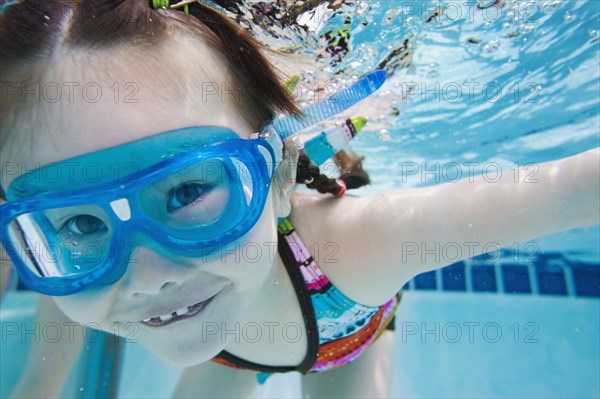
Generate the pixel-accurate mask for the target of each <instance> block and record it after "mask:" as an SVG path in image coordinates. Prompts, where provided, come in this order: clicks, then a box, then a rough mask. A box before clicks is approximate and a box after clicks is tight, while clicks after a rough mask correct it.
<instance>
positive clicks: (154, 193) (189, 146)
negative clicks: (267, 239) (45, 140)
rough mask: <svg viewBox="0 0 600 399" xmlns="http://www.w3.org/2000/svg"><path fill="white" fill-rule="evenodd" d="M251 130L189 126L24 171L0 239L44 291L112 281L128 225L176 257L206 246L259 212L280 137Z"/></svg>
mask: <svg viewBox="0 0 600 399" xmlns="http://www.w3.org/2000/svg"><path fill="white" fill-rule="evenodd" d="M255 136H256V137H255V138H253V139H250V140H245V139H240V138H239V137H238V136H237V135H236V134H235V133H234V132H233V131H231V130H229V129H226V128H222V127H206V126H205V127H192V128H186V129H180V130H176V131H170V132H166V133H162V134H159V135H156V136H152V137H149V138H145V139H142V140H138V141H135V142H132V143H128V144H124V145H121V146H118V147H113V148H109V149H106V150H102V151H98V152H94V153H91V154H87V155H83V156H80V157H76V158H72V159H68V160H65V161H61V162H60V163H57V164H52V165H48V166H45V167H43V168H40V169H36V170H34V171H32V172H29V173H26V174H24V175H22V176H21V177H19V178H18V179H16V180H15V181H14V182H13V183H12V184H11V185H10V187H9V189H8V190H7V198H8V199H9V201H10V202H8V203H6V204H3V205H2V207H1V208H0V212H1V214H0V215H1V217H2V244H3V245H4V247H5V248H6V250H7V252H8V253H9V255H10V257H11V259H12V260H13V262H14V263H15V266H16V268H17V270H18V271H19V275H20V277H21V279H22V280H23V281H24V282H25V283H26V284H27V285H28V286H29V287H30V288H32V289H34V290H36V291H38V292H41V293H44V294H49V295H67V294H73V293H75V292H78V291H81V290H83V289H85V288H87V287H89V286H90V285H92V284H95V283H105V284H107V283H112V282H114V281H116V280H118V279H119V278H120V277H121V276H122V274H123V273H124V272H125V270H126V266H127V263H128V262H129V255H130V252H131V249H133V246H131V245H129V246H128V245H127V243H128V242H129V241H130V240H131V238H130V237H131V236H132V235H133V234H134V233H141V234H144V235H146V236H147V237H150V238H151V239H152V240H154V242H156V243H158V244H160V245H161V246H163V247H165V248H167V249H168V250H169V251H175V252H176V253H177V252H178V253H180V254H181V255H184V256H191V257H198V256H205V255H207V254H210V253H212V252H214V251H215V250H217V249H218V248H220V247H221V246H223V245H227V244H228V243H231V242H234V241H236V240H238V239H239V238H240V237H242V236H243V235H244V234H246V233H247V232H248V231H249V230H250V229H251V228H252V226H254V224H255V223H256V221H257V220H258V218H259V217H260V215H261V214H262V212H263V209H264V206H265V202H266V199H267V195H268V192H269V187H270V182H271V178H272V176H273V173H274V170H275V167H276V166H277V163H278V160H277V157H276V155H275V154H276V152H275V150H274V148H273V147H274V146H275V148H277V146H278V143H280V139H279V136H277V135H270V136H266V135H255ZM277 150H278V151H279V152H280V151H281V147H279V148H277ZM123 160H128V161H127V162H123ZM72 187H76V188H75V189H73V188H72Z"/></svg>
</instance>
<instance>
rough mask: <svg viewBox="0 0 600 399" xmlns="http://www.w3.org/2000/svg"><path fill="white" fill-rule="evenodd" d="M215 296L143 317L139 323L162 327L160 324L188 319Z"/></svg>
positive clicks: (164, 324)
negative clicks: (165, 312) (166, 312)
mask: <svg viewBox="0 0 600 399" xmlns="http://www.w3.org/2000/svg"><path fill="white" fill-rule="evenodd" d="M215 296H216V295H215ZM215 296H213V297H211V298H208V299H207V300H205V301H202V302H198V303H196V304H194V305H192V306H186V307H184V308H181V309H177V310H176V311H174V312H171V313H169V314H166V315H162V316H156V317H151V318H149V319H144V320H142V321H141V323H142V324H145V325H147V326H151V327H162V326H166V325H167V324H171V323H173V322H176V321H178V320H182V319H189V318H190V317H193V316H195V315H197V314H198V313H200V312H201V311H202V309H204V308H205V307H206V305H208V304H209V303H210V301H212V300H213V298H214V297H215Z"/></svg>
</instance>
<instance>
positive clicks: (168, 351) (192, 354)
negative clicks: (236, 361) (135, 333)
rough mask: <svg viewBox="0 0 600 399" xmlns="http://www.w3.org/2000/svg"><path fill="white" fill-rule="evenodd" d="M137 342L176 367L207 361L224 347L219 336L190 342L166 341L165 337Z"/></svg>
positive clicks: (199, 338)
mask: <svg viewBox="0 0 600 399" xmlns="http://www.w3.org/2000/svg"><path fill="white" fill-rule="evenodd" d="M144 341H145V342H144ZM139 343H140V344H142V345H143V346H144V347H145V348H146V349H148V350H149V351H150V352H152V353H153V354H154V355H155V356H157V357H158V358H160V359H161V360H162V361H164V362H166V363H169V364H170V365H173V366H177V367H191V366H196V365H198V364H201V363H204V362H207V361H209V360H210V359H212V358H213V357H215V356H216V355H218V354H219V353H220V352H221V351H222V350H223V349H224V348H225V343H222V342H220V337H216V339H214V338H212V339H211V338H207V339H204V340H203V339H202V338H201V337H198V340H197V342H194V343H191V344H190V343H189V342H167V341H166V340H165V339H161V340H158V339H157V340H155V339H147V340H142V339H140V340H139Z"/></svg>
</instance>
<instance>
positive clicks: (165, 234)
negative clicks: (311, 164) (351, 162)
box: [0, 127, 277, 296]
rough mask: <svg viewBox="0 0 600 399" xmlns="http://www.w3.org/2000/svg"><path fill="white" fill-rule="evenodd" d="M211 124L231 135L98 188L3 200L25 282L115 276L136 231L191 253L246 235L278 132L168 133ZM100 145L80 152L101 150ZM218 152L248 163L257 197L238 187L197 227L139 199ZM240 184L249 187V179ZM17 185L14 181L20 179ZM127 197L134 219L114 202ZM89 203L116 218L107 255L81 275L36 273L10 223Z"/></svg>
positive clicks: (82, 284)
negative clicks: (169, 219) (166, 218)
mask: <svg viewBox="0 0 600 399" xmlns="http://www.w3.org/2000/svg"><path fill="white" fill-rule="evenodd" d="M207 129H208V130H210V131H211V133H214V132H215V131H217V133H218V135H219V134H220V135H222V136H227V137H228V138H227V139H225V140H222V141H220V142H217V143H214V144H202V145H199V146H198V147H195V148H191V149H188V150H187V151H184V152H181V153H178V154H170V156H169V157H168V158H166V159H164V160H162V161H160V162H159V163H156V164H154V165H152V166H149V167H145V168H142V169H141V170H139V171H137V172H135V173H132V174H130V175H129V176H126V177H124V178H122V179H117V180H113V181H108V182H104V183H100V184H97V185H94V186H93V188H92V187H86V188H79V189H74V190H67V191H60V192H52V191H46V192H43V193H41V194H37V195H34V196H30V197H26V198H24V199H20V200H16V201H11V202H8V203H5V204H2V205H0V219H1V220H0V239H1V241H2V245H3V246H4V247H5V248H6V251H7V253H8V254H9V256H10V258H11V260H12V261H13V263H14V265H15V267H16V269H17V272H18V274H19V277H20V278H21V279H22V281H23V283H24V284H25V285H27V286H28V287H30V288H31V289H33V290H35V291H37V292H41V293H43V294H47V295H55V296H56V295H69V294H74V293H76V292H80V291H82V290H84V289H86V288H89V287H91V286H94V285H96V284H110V283H112V282H114V281H116V280H118V279H119V278H120V277H121V276H122V275H123V273H124V272H125V270H126V269H127V264H128V261H129V255H130V254H129V253H128V252H129V251H128V250H127V249H126V248H124V247H123V243H126V242H127V240H128V237H129V236H131V235H132V234H134V233H141V234H144V235H146V236H148V237H150V238H151V239H152V240H154V241H155V242H156V243H158V244H159V245H161V246H163V247H165V248H167V249H169V250H174V251H176V252H178V253H180V254H182V255H184V256H190V257H198V256H205V255H207V254H210V253H212V252H214V251H215V250H217V249H218V248H222V247H223V246H224V245H226V244H228V243H231V242H234V241H236V240H238V239H239V238H241V237H242V236H243V235H245V234H246V233H247V232H248V231H249V230H250V229H251V228H252V227H253V226H254V225H255V224H256V222H257V221H258V219H259V218H260V216H261V214H262V212H263V210H264V206H265V203H266V200H267V196H268V193H269V188H270V182H271V177H272V176H273V173H274V171H275V168H276V166H277V165H276V163H277V161H276V160H277V158H276V154H275V152H274V150H273V146H272V145H271V143H269V141H268V139H272V138H273V137H270V138H264V137H260V136H259V137H257V138H254V139H249V140H245V139H240V138H237V136H236V135H235V133H233V132H231V131H229V130H228V129H225V128H216V127H201V128H187V129H180V130H177V131H172V132H167V133H165V134H161V135H160V136H163V137H167V135H169V137H173V136H177V134H178V133H184V135H185V136H186V137H187V136H189V134H190V133H193V131H194V130H197V131H199V132H200V133H201V134H204V135H206V132H205V131H206V130H207ZM141 141H143V140H141ZM141 141H140V142H141ZM126 145H127V144H126ZM261 147H262V149H263V151H265V150H266V151H267V154H268V156H270V158H271V160H272V161H273V163H272V164H271V165H268V164H267V160H266V159H265V156H263V153H262V152H261ZM102 152H103V151H100V152H98V153H102ZM98 153H92V154H88V155H84V156H82V157H79V158H83V157H89V156H97V154H98ZM76 159H77V158H76ZM210 159H218V160H220V161H222V162H223V163H224V164H225V166H226V169H227V170H228V171H231V170H233V169H234V168H235V166H234V165H233V163H232V161H231V159H238V160H241V161H242V162H243V163H244V165H245V167H246V168H247V170H248V171H249V174H250V177H251V178H252V179H251V184H252V197H251V200H250V203H248V204H247V203H246V198H245V196H244V192H243V189H238V190H236V192H235V193H232V196H233V198H232V199H231V200H230V202H229V204H228V206H227V207H226V208H225V212H224V216H223V217H222V218H220V219H219V221H217V222H215V224H212V225H208V226H200V227H198V228H197V229H194V228H189V227H186V228H174V227H171V226H166V225H164V224H162V223H160V222H159V221H157V220H154V219H153V218H151V217H149V216H148V215H146V212H145V211H144V210H143V209H142V208H141V206H140V203H139V198H138V193H139V192H140V190H142V189H144V188H145V187H147V186H149V185H151V184H153V183H155V182H158V181H160V180H161V179H164V178H166V177H168V176H169V175H171V174H173V173H174V172H177V171H179V170H182V169H184V168H186V167H188V166H190V165H194V164H197V163H200V162H202V161H204V160H210ZM238 187H241V182H240V184H238ZM10 188H13V185H11V187H10ZM37 189H39V188H37ZM8 193H11V189H9V190H8ZM123 200H127V202H128V205H129V209H130V212H131V214H130V216H129V217H128V218H125V219H126V220H123V216H119V215H118V214H117V212H116V211H115V210H114V208H113V207H112V206H111V203H114V202H115V201H123ZM87 204H94V205H96V206H97V207H99V208H101V209H102V210H104V211H105V212H106V215H107V216H108V217H109V218H110V223H111V226H112V227H113V228H112V235H111V237H110V239H111V242H110V246H109V249H108V254H107V255H106V257H105V258H104V259H103V261H102V262H101V263H99V264H98V265H97V266H95V267H94V268H93V269H92V270H87V271H83V272H81V273H77V274H75V275H65V276H60V277H49V276H40V275H38V274H39V273H38V274H36V273H35V272H34V271H33V270H31V268H30V267H28V266H27V265H26V264H25V261H24V259H23V257H24V255H21V254H20V253H19V248H15V246H17V247H18V245H19V244H18V243H16V242H12V241H11V239H10V234H9V226H10V224H11V223H13V222H14V221H15V219H17V218H18V217H19V216H21V215H25V214H34V212H37V211H44V210H48V209H53V208H65V207H71V206H79V205H87ZM211 233H212V234H211ZM23 250H27V249H23V248H22V249H21V253H22V251H23Z"/></svg>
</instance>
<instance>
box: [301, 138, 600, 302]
mask: <svg viewBox="0 0 600 399" xmlns="http://www.w3.org/2000/svg"><path fill="white" fill-rule="evenodd" d="M537 166H538V167H539V169H537V171H536V173H535V174H533V175H532V171H533V170H534V169H531V167H530V168H528V169H520V170H519V173H518V174H517V172H516V171H514V170H511V171H507V173H502V174H501V175H500V176H498V177H497V178H494V179H490V178H489V177H488V178H487V180H486V178H484V176H479V177H476V178H473V179H464V180H461V181H458V182H455V183H445V184H440V185H437V186H432V187H424V188H417V189H406V190H394V191H389V192H385V193H383V194H380V195H376V196H372V197H364V198H347V199H345V200H343V201H329V202H328V203H327V204H326V205H325V206H321V207H318V208H320V210H319V213H318V214H317V215H316V217H317V218H320V220H322V222H320V223H319V225H320V227H321V230H322V233H320V234H322V236H321V237H316V238H315V241H319V240H321V242H324V241H327V239H329V240H330V241H335V242H337V243H339V247H340V251H339V255H338V257H339V262H337V264H333V265H324V266H325V267H327V268H330V269H331V270H332V271H333V272H334V273H335V274H336V275H340V276H341V275H342V274H343V276H344V277H342V278H341V279H339V281H338V282H336V284H337V285H338V286H340V289H342V290H343V291H344V290H345V291H344V292H348V294H350V293H352V294H353V296H354V297H355V298H360V299H363V300H365V301H366V302H370V303H381V302H382V301H385V300H387V299H388V298H389V297H390V296H391V295H393V293H395V292H396V291H397V290H398V289H399V288H400V287H402V286H403V285H404V283H406V282H407V281H409V280H410V279H412V278H413V277H414V276H416V275H418V274H420V273H423V272H426V271H430V270H434V269H437V268H441V267H443V266H446V265H448V263H451V262H453V261H458V260H459V259H465V258H468V257H471V256H475V255H478V254H481V253H483V252H485V251H490V250H493V249H496V248H497V246H500V247H503V246H510V245H512V244H514V243H515V242H523V241H527V240H530V239H534V238H536V237H541V236H545V235H548V234H552V233H556V232H559V231H563V230H568V229H571V228H575V227H582V226H587V225H594V224H598V223H599V219H600V211H599V208H600V206H599V202H600V199H599V196H600V193H599V192H600V189H599V185H600V173H599V170H600V151H599V149H594V150H590V151H587V152H584V153H581V154H578V155H575V156H572V157H569V158H565V159H561V160H557V161H553V162H547V163H543V164H539V165H537ZM516 176H518V178H516ZM523 177H528V179H524V178H523ZM331 226H333V227H331ZM300 233H302V232H300ZM444 251H446V254H452V255H448V256H444ZM450 256H451V257H452V261H450V262H449V261H448V258H449V257H450ZM338 265H339V266H338ZM338 267H339V268H341V267H343V268H344V270H343V273H340V272H339V271H338V270H339V269H338V270H336V268H338ZM345 276H348V277H345Z"/></svg>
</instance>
